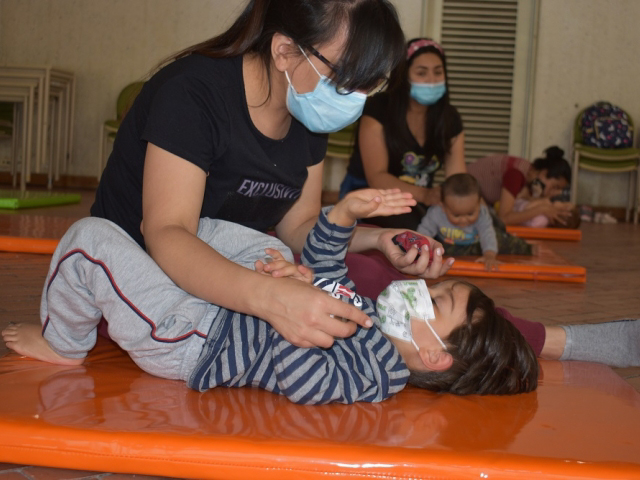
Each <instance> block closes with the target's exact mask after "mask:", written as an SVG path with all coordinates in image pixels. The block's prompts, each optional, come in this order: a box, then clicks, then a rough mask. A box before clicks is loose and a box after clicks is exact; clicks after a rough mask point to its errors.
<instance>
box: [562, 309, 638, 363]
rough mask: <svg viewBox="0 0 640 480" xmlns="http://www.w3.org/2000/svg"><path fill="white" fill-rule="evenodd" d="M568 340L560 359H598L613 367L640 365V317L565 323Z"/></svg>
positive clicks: (590, 360)
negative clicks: (601, 321)
mask: <svg viewBox="0 0 640 480" xmlns="http://www.w3.org/2000/svg"><path fill="white" fill-rule="evenodd" d="M562 328H564V330H565V332H567V343H566V344H565V347H564V352H563V353H562V356H561V357H560V360H582V361H587V362H598V363H604V364H606V365H610V366H612V367H638V366H640V319H635V320H634V319H627V320H618V321H616V322H606V323H594V324H584V325H563V326H562Z"/></svg>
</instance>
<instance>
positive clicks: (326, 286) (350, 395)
mask: <svg viewBox="0 0 640 480" xmlns="http://www.w3.org/2000/svg"><path fill="white" fill-rule="evenodd" d="M327 212H328V210H325V211H323V213H322V214H321V215H320V217H319V220H318V222H317V223H316V225H315V227H314V228H313V229H312V230H311V232H310V233H309V236H308V238H307V241H306V244H305V247H304V249H303V252H302V257H301V258H302V263H303V264H305V265H307V266H309V267H311V268H313V269H314V272H315V275H316V276H317V278H316V279H315V281H314V284H315V285H316V286H318V287H319V288H322V289H323V290H326V291H327V292H329V293H330V294H331V295H333V296H334V297H336V298H340V299H341V300H343V301H347V302H349V303H351V304H353V305H355V306H357V307H359V308H360V309H362V310H363V311H364V312H365V313H367V315H369V316H370V317H371V319H372V320H373V322H374V326H373V327H371V328H362V327H360V326H358V328H357V330H356V333H355V334H354V335H352V336H351V337H349V338H337V339H335V341H334V343H333V345H332V346H331V347H330V348H326V349H325V348H319V347H314V348H301V347H297V346H295V345H293V344H291V343H289V342H288V341H287V340H285V339H284V338H283V337H282V335H280V334H279V333H278V332H277V331H276V330H275V329H274V328H272V327H271V325H269V324H268V323H267V322H265V321H264V320H261V319H259V318H256V317H252V316H250V315H245V314H242V313H237V312H234V311H231V310H226V309H220V312H219V313H218V315H217V316H216V318H215V319H214V321H213V323H212V326H211V329H210V331H209V334H208V337H207V341H206V343H205V345H204V347H203V350H202V353H201V355H200V358H199V359H198V363H197V365H196V368H195V369H194V371H193V373H192V375H191V377H190V378H189V381H188V385H189V386H190V387H191V388H194V389H196V390H199V391H205V390H208V389H210V388H214V387H219V386H224V387H242V386H254V387H259V388H263V389H265V390H268V391H270V392H273V393H278V394H281V395H285V396H286V397H287V398H289V399H290V400H291V401H293V402H295V403H299V404H307V405H313V404H325V403H331V402H339V403H353V402H358V401H364V402H380V401H382V400H384V399H386V398H388V397H390V396H392V395H394V394H395V393H397V392H399V391H400V390H402V389H403V388H404V386H405V385H406V383H407V379H408V377H409V370H408V369H407V367H406V365H405V363H404V362H403V360H402V357H401V356H400V354H399V352H398V350H397V349H396V348H395V347H394V346H393V344H392V343H391V341H389V340H388V339H387V338H385V337H384V336H383V335H382V333H381V332H380V330H379V328H377V327H378V325H379V320H378V317H377V315H376V311H375V304H374V302H373V301H372V300H371V299H369V298H366V297H361V296H359V295H357V294H356V293H355V291H354V290H355V288H354V287H355V285H354V284H353V282H352V281H351V280H349V279H348V278H347V277H346V274H347V267H346V265H345V263H344V258H345V255H346V252H347V246H348V242H349V239H350V238H351V234H352V232H353V228H354V227H338V226H336V225H333V224H331V223H329V221H328V220H327V217H326V213H327ZM318 277H319V278H318Z"/></svg>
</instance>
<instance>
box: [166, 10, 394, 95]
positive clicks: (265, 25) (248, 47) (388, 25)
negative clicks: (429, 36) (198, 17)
mask: <svg viewBox="0 0 640 480" xmlns="http://www.w3.org/2000/svg"><path fill="white" fill-rule="evenodd" d="M345 27H346V28H347V41H346V45H345V49H344V52H343V55H342V57H341V58H340V59H339V60H338V61H337V62H334V63H336V65H337V66H338V71H337V72H334V73H333V75H332V80H333V81H334V82H335V83H336V84H337V85H338V86H339V87H342V88H345V89H347V90H370V89H373V88H374V87H376V86H377V85H378V84H379V83H380V82H381V81H382V80H383V79H385V78H386V76H387V74H388V72H390V71H391V70H392V69H393V68H394V67H395V66H396V65H397V64H398V62H400V61H401V59H402V58H403V56H404V54H405V53H404V52H405V50H404V35H403V33H402V29H401V27H400V24H399V22H398V15H397V12H396V10H395V8H394V7H393V5H391V3H389V1H388V0H251V1H249V2H248V4H247V6H246V7H245V9H244V11H243V12H242V13H241V14H240V16H239V17H238V18H237V19H236V21H235V22H234V24H233V25H232V26H231V27H230V28H229V29H228V30H227V31H226V32H224V33H222V34H220V35H218V36H216V37H213V38H211V39H209V40H206V41H204V42H202V43H199V44H197V45H193V46H191V47H188V48H186V49H184V50H183V51H181V52H179V53H177V54H176V55H174V56H173V59H178V58H181V57H184V56H186V55H190V54H193V53H199V54H202V55H206V56H209V57H213V58H226V57H234V56H238V55H243V54H245V53H255V54H257V55H259V56H260V57H261V58H262V61H263V63H264V65H265V68H266V71H267V73H269V71H270V65H271V39H272V37H273V35H274V34H275V33H282V34H284V35H286V36H288V37H291V38H292V39H293V40H294V42H296V43H297V44H298V45H299V46H301V47H303V48H304V47H308V46H313V47H315V46H318V45H322V44H326V43H328V42H330V41H331V40H333V39H334V38H335V36H336V34H338V33H339V32H340V31H341V29H343V28H345Z"/></svg>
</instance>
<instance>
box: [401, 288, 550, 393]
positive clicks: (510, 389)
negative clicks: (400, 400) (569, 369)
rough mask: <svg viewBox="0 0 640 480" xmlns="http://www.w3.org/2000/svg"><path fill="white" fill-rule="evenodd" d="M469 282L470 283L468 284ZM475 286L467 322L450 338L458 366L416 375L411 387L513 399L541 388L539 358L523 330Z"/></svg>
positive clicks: (447, 343)
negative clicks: (519, 394) (504, 396)
mask: <svg viewBox="0 0 640 480" xmlns="http://www.w3.org/2000/svg"><path fill="white" fill-rule="evenodd" d="M463 283H464V282H463ZM467 285H469V287H470V288H471V292H470V294H469V301H468V303H467V319H466V321H465V322H464V323H463V324H462V325H460V326H459V327H457V328H455V329H454V330H453V331H452V332H451V333H450V334H449V336H448V337H447V338H446V339H444V338H443V340H444V342H445V343H446V345H447V353H449V354H451V355H452V356H453V365H451V367H450V368H448V369H447V370H444V371H439V372H435V371H426V372H425V371H411V374H410V376H409V383H410V384H411V385H414V386H416V387H420V388H425V389H427V390H431V391H434V392H442V393H445V392H448V393H453V394H456V395H472V394H478V395H513V394H516V393H526V392H530V391H532V390H535V389H536V387H537V386H538V371H539V367H538V360H537V359H536V356H535V353H534V352H533V349H532V348H531V346H530V345H529V344H528V343H527V342H526V340H525V339H524V337H523V336H522V334H521V333H520V332H519V331H518V329H517V328H516V327H515V326H514V325H513V324H512V323H511V322H509V321H508V320H507V319H506V318H504V317H503V316H502V315H500V314H499V313H498V312H497V311H496V309H495V304H494V303H493V300H491V298H489V297H488V296H487V295H485V294H484V293H483V292H482V290H480V289H479V288H478V287H476V286H474V285H471V284H467Z"/></svg>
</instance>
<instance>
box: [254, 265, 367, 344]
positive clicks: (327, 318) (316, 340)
mask: <svg viewBox="0 0 640 480" xmlns="http://www.w3.org/2000/svg"><path fill="white" fill-rule="evenodd" d="M263 293H264V295H262V296H261V297H262V298H263V299H264V301H263V312H262V315H261V316H262V318H264V319H265V320H266V321H267V322H269V324H270V325H271V326H272V327H273V328H275V329H276V330H277V331H278V333H280V334H281V335H282V336H283V337H284V338H285V339H286V340H287V341H289V342H290V343H292V344H294V345H297V346H299V347H316V346H317V347H323V348H329V347H331V345H333V341H334V338H336V337H341V338H346V337H349V336H351V335H353V334H354V333H355V331H356V328H357V325H356V324H358V325H361V326H363V327H367V328H368V327H370V326H372V325H373V322H372V321H371V319H370V318H369V317H368V316H367V315H366V314H365V313H364V312H363V311H362V310H360V309H359V308H357V307H355V306H353V305H350V304H348V303H345V302H342V301H341V300H338V299H337V298H333V297H331V296H330V295H329V294H327V293H326V292H324V291H322V290H320V289H318V288H316V287H314V286H312V285H308V284H306V283H303V282H299V281H294V280H293V279H290V278H282V279H280V280H278V281H274V282H271V286H270V287H269V289H268V290H266V291H265V292H263Z"/></svg>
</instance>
